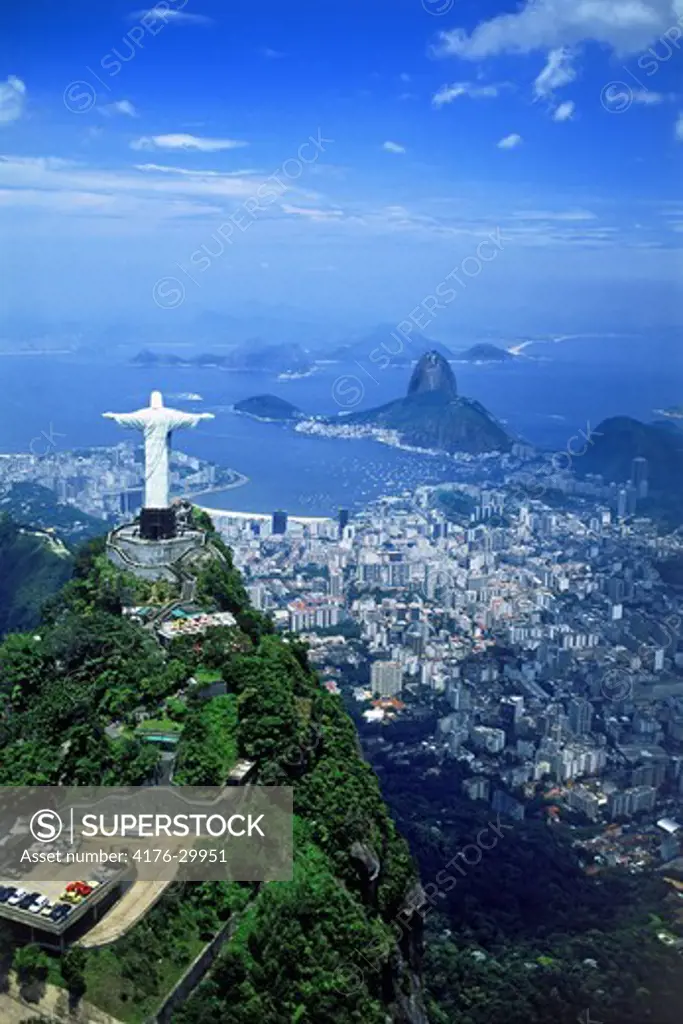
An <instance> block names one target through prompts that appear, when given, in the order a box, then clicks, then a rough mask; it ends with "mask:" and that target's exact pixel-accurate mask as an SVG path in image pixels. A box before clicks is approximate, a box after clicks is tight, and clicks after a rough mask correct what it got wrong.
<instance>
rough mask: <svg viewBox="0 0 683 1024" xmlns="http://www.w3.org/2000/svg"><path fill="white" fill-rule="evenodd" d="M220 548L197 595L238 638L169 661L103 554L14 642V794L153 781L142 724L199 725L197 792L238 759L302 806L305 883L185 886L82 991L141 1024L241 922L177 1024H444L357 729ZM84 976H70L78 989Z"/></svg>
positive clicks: (183, 758) (194, 738)
mask: <svg viewBox="0 0 683 1024" xmlns="http://www.w3.org/2000/svg"><path fill="white" fill-rule="evenodd" d="M198 522H200V523H201V525H203V526H205V527H207V528H210V523H208V522H207V521H206V519H205V518H204V517H198ZM211 546H212V550H213V552H214V556H215V557H214V558H213V559H212V560H211V561H209V562H208V563H204V564H203V565H201V566H199V567H197V569H196V575H197V593H198V595H199V596H200V599H201V601H202V603H203V604H204V605H205V606H206V607H207V608H209V607H219V608H222V609H227V610H230V611H231V612H233V614H234V615H235V617H236V619H237V626H236V627H233V628H232V629H222V630H219V631H216V633H215V635H211V634H209V635H208V636H207V638H206V639H205V640H204V642H203V643H201V642H199V643H198V642H197V640H196V638H195V639H193V640H192V641H191V642H184V641H182V640H178V641H177V642H173V643H172V644H171V646H170V648H167V649H164V648H162V647H161V646H159V644H158V643H157V641H156V639H155V638H154V635H153V634H152V633H151V632H150V631H147V630H145V629H144V628H142V627H141V626H139V625H137V624H135V623H134V622H132V621H130V620H127V619H125V618H124V617H123V616H122V615H121V609H122V605H123V604H124V603H127V602H128V601H131V600H132V601H135V602H136V603H139V602H149V601H150V600H152V599H153V597H154V594H153V588H152V585H150V584H147V583H143V582H140V581H139V580H135V579H134V578H132V577H130V576H128V575H127V574H125V573H121V572H119V571H118V570H117V569H115V568H114V567H113V566H112V565H111V564H110V563H109V562H108V561H107V559H106V556H105V555H104V554H103V551H102V544H101V543H92V544H90V545H89V547H88V548H87V549H86V550H85V551H84V552H82V553H81V554H80V555H79V557H78V558H77V559H76V564H75V568H74V575H73V578H72V579H71V580H70V581H69V582H68V583H67V584H66V586H65V587H64V588H63V589H62V590H61V592H60V593H59V594H58V595H57V596H56V597H55V598H53V600H52V601H51V602H50V603H49V606H48V608H47V611H46V617H45V619H44V621H43V622H42V623H41V626H40V630H39V632H35V631H34V632H29V633H23V634H12V635H10V636H8V637H7V638H6V639H5V641H4V643H2V644H1V645H0V707H1V708H2V709H3V713H2V718H1V725H0V784H4V785H19V784H33V785H36V784H37V785H40V784H53V785H54V784H79V785H87V784H97V783H100V784H106V785H122V784H123V785H137V784H142V783H144V782H147V781H152V780H153V779H154V777H155V771H156V769H157V758H158V754H157V752H156V750H155V749H153V747H152V746H151V745H149V744H146V743H145V741H144V737H143V735H142V734H141V732H140V729H139V728H138V722H139V718H140V715H141V714H142V715H143V716H149V718H151V719H153V720H161V721H168V720H171V721H173V722H175V723H176V724H177V725H179V726H180V727H181V729H182V732H181V738H180V743H179V746H178V762H177V766H178V770H179V772H180V777H181V780H182V778H183V777H187V778H188V779H189V780H191V781H192V783H193V784H195V785H200V784H215V783H217V782H220V781H221V778H223V777H224V776H225V773H226V772H227V771H228V770H229V767H230V765H229V762H230V760H231V759H232V758H234V757H246V758H249V759H251V760H253V761H255V762H256V763H257V766H258V782H260V783H263V784H271V785H272V784H282V785H289V786H292V787H293V789H294V806H295V868H294V878H293V880H292V881H291V882H274V883H269V884H267V885H264V886H258V885H243V886H239V885H238V886H237V889H238V895H239V897H240V898H235V893H234V892H233V890H234V886H228V887H227V889H226V886H225V885H224V884H223V883H214V884H213V885H209V884H207V885H203V886H198V885H192V884H186V885H185V886H174V887H172V890H170V891H169V892H168V894H165V895H164V896H163V897H162V899H161V901H160V902H159V904H157V906H156V907H155V909H154V911H153V912H152V913H150V914H149V915H148V916H147V917H146V918H145V919H144V920H142V921H141V922H139V923H138V924H137V925H135V926H134V927H133V928H132V929H131V930H130V931H129V932H128V933H127V934H126V936H125V937H124V938H122V939H121V940H119V941H118V942H116V943H114V944H113V945H111V946H109V947H107V949H106V951H102V952H96V951H92V952H89V953H87V954H86V955H85V962H84V964H80V965H79V973H78V978H79V981H80V982H81V989H80V990H79V991H81V994H82V987H83V984H85V997H86V999H88V1000H90V1001H93V1002H95V1003H96V1005H98V1006H100V1007H101V1008H102V1009H103V1010H105V1011H106V1012H108V1013H110V1014H112V1016H114V1017H116V1018H117V1019H119V1020H122V1021H127V1022H130V1024H137V1022H139V1021H142V1020H144V1019H146V1018H147V1017H148V1015H149V1014H150V1013H152V1012H153V1011H154V1009H155V1007H156V1006H158V1005H159V1003H160V1002H161V1001H162V999H163V997H164V995H165V993H167V992H168V990H169V988H170V987H172V985H173V983H174V982H175V980H177V978H178V977H179V976H180V974H181V973H182V972H183V970H184V969H185V968H186V967H187V965H188V964H189V963H190V961H191V960H192V958H193V957H194V956H195V955H196V953H197V951H198V949H199V948H201V945H202V943H203V942H205V941H207V939H209V938H211V936H212V935H213V934H214V933H215V932H216V930H217V929H218V927H219V926H220V925H221V924H223V923H224V922H225V921H226V920H228V919H230V917H231V915H232V914H235V932H234V935H233V936H232V938H231V940H230V941H229V942H228V943H227V945H226V946H224V948H223V952H222V953H221V955H220V957H219V959H218V961H217V963H216V965H215V967H214V969H213V970H212V972H211V973H210V975H209V977H208V978H207V979H206V980H205V981H204V982H203V983H202V984H201V985H200V987H199V988H198V989H197V990H196V992H195V993H194V995H193V996H192V997H191V998H190V999H189V1001H188V1002H187V1004H186V1006H185V1007H184V1008H183V1009H182V1010H180V1011H178V1013H177V1014H176V1018H175V1019H177V1020H178V1021H179V1022H183V1024H185V1022H187V1024H189V1022H194V1021H201V1022H202V1024H223V1022H225V1021H230V1022H231V1024H280V1022H282V1024H293V1022H298V1024H314V1022H318V1021H320V1022H327V1021H338V1022H340V1024H385V1022H387V1021H393V1022H395V1024H426V1020H427V1018H426V1015H425V1014H424V1011H423V1009H422V1000H421V990H420V984H419V965H420V934H421V931H420V927H419V922H417V921H416V923H415V926H414V927H413V928H412V929H411V930H410V931H409V932H407V933H405V935H404V936H402V937H401V938H400V939H397V935H396V928H395V922H396V920H397V918H398V915H399V914H401V913H404V916H406V915H407V917H408V918H411V917H415V918H417V917H418V915H417V914H416V913H415V911H414V908H412V903H410V905H408V906H407V901H409V900H411V899H412V898H414V897H415V884H416V876H415V870H414V866H413V863H412V860H411V857H410V855H409V852H408V849H407V846H406V844H405V843H404V841H403V840H402V839H401V838H400V836H399V835H398V833H397V831H396V828H395V826H394V824H393V821H392V819H391V817H390V815H389V813H388V811H387V809H386V806H385V804H384V802H383V800H382V796H381V793H380V789H379V785H378V782H377V779H376V777H375V775H374V773H373V772H372V770H371V769H370V768H369V766H368V765H367V764H366V763H365V762H364V761H363V759H362V757H361V756H360V753H359V748H358V741H357V736H356V732H355V729H354V726H353V724H352V723H351V721H350V719H349V718H348V716H347V715H346V713H345V711H344V710H343V707H342V705H341V703H340V701H339V699H338V698H337V697H334V696H332V695H330V694H329V693H328V692H327V691H326V690H325V689H324V688H322V687H321V685H320V683H319V680H318V678H317V677H316V675H315V673H314V672H313V671H312V670H311V669H310V667H309V665H308V661H307V656H306V650H305V648H304V647H303V645H302V644H301V643H300V642H299V641H298V640H297V639H296V637H294V636H278V635H275V634H274V633H273V631H272V625H271V623H270V621H269V620H267V619H265V618H264V617H263V616H262V615H260V614H259V613H258V612H256V611H254V610H253V609H252V608H250V607H249V605H248V601H247V597H246V594H245V590H244V587H243V584H242V580H241V577H240V575H239V573H238V572H237V571H236V570H235V569H234V568H233V565H232V558H231V553H230V551H229V549H228V548H226V547H225V546H224V545H223V544H222V543H221V542H220V540H219V538H218V537H217V536H216V535H215V534H213V533H212V536H211ZM217 671H218V672H219V673H220V675H221V676H222V677H223V679H224V680H225V681H226V683H227V685H228V691H229V692H228V695H227V696H218V697H215V698H213V700H211V701H209V702H208V703H207V702H206V701H205V700H203V699H202V695H201V693H202V685H201V682H198V683H196V684H194V683H192V682H191V680H192V679H194V678H195V677H196V678H197V679H198V680H201V679H202V678H205V677H206V676H207V675H211V674H212V673H213V674H215V672H217ZM212 894H213V895H212ZM404 908H406V909H405V910H404ZM411 908H412V909H411ZM399 931H400V930H399ZM71 973H72V971H71V965H70V961H69V960H68V959H66V960H64V962H63V965H62V976H63V979H64V983H65V984H68V983H69V981H68V979H69V977H70V976H71Z"/></svg>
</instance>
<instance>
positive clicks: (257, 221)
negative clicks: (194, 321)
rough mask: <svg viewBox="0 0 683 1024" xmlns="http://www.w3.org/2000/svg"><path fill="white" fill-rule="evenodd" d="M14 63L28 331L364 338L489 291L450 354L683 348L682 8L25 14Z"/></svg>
mask: <svg viewBox="0 0 683 1024" xmlns="http://www.w3.org/2000/svg"><path fill="white" fill-rule="evenodd" d="M0 40H1V41H0V83H1V84H0V273H1V274H2V278H3V298H2V300H0V301H1V302H2V307H0V311H1V310H2V308H4V310H5V313H6V314H7V315H10V316H18V317H22V316H27V317H28V316H36V315H41V316H44V317H47V318H53V319H59V318H64V317H68V318H71V319H78V318H81V317H85V318H88V317H93V318H98V319H100V320H104V321H107V320H108V319H111V320H114V319H116V318H120V317H122V316H124V317H125V316H130V317H140V318H148V319H150V320H153V319H154V318H157V317H160V316H162V317H163V318H164V322H166V323H168V322H170V321H171V320H172V318H173V317H176V318H178V322H183V318H188V317H193V316H195V315H197V314H198V313H201V312H202V311H204V310H209V309H210V310H224V311H230V310H237V309H239V310H244V309H255V308H257V307H259V308H260V307H265V306H274V307H277V306H278V305H280V304H283V303H286V304H287V305H288V306H292V307H296V308H297V309H300V310H302V311H308V313H309V314H310V315H311V316H315V317H329V318H330V320H331V322H338V323H340V324H342V323H344V324H346V323H353V324H356V325H358V326H359V327H362V326H363V325H368V326H369V325H371V324H372V323H374V322H375V321H376V320H378V319H381V320H390V321H391V320H398V319H401V318H402V317H404V316H405V315H407V313H408V312H409V311H410V310H411V309H412V308H413V307H415V306H416V305H417V304H419V303H420V302H421V301H422V300H423V297H424V296H425V295H429V294H434V291H435V288H436V286H437V284H438V283H439V282H443V281H444V279H445V278H446V276H447V275H448V274H449V273H452V272H456V271H458V268H460V267H463V266H464V267H465V268H468V267H469V270H470V271H471V273H466V274H465V275H463V274H462V273H458V277H457V280H462V281H463V287H462V289H461V290H460V292H459V294H458V298H457V301H453V302H452V303H450V304H447V308H444V309H443V310H441V311H439V315H438V317H437V321H438V322H435V323H434V324H433V329H432V330H431V331H430V333H433V334H435V335H437V336H439V335H441V336H443V337H447V336H448V335H449V334H452V333H453V332H454V331H458V330H465V329H466V330H468V331H478V332H482V333H485V332H486V331H487V330H492V331H502V330H505V329H506V328H508V327H509V329H510V330H511V331H514V332H520V331H526V332H530V333H534V332H537V333H538V332H545V331H554V330H560V331H561V330H566V329H570V328H572V327H577V328H581V329H588V328H590V327H592V326H595V328H596V329H599V330H610V329H613V330H623V329H625V327H629V328H632V327H634V326H637V327H638V328H639V329H645V328H648V327H659V326H667V325H672V324H677V323H678V324H680V318H681V302H680V296H681V280H682V271H683V261H682V260H681V243H682V242H683V198H682V197H681V188H680V180H681V163H682V162H681V156H682V155H683V0H535V2H534V3H526V2H522V3H514V2H502V0H483V2H482V0H479V2H476V0H363V2H361V0H344V3H336V4H333V3H331V2H329V0H315V2H308V0H295V2H293V3H291V4H288V5H284V4H282V3H280V2H278V3H273V2H271V0H259V2H257V3H254V2H253V0H252V2H244V0H165V3H162V4H158V5H157V10H154V9H153V8H149V7H144V6H141V7H138V6H136V0H129V2H121V0H109V2H108V3H106V4H100V3H97V4H96V3H93V2H92V0H87V2H85V0H84V2H73V0H63V2H62V3H59V4H55V3H53V2H52V0H34V2H32V3H31V4H26V3H24V2H23V0H6V3H5V4H4V5H3V11H2V13H1V14H0ZM311 138H312V139H313V140H316V139H317V140H319V141H318V142H317V143H315V142H310V141H309V140H310V139H311ZM302 147H306V148H303V149H302ZM297 154H299V155H297ZM301 154H303V156H302V155H301ZM273 176H275V178H273ZM274 180H275V181H276V183H277V184H276V185H273V181H274ZM245 211H246V212H245ZM226 225H229V226H226ZM492 234H493V236H494V237H495V238H497V239H498V240H499V242H498V245H497V247H496V248H495V249H494V250H489V249H483V250H482V249H479V248H478V247H479V246H481V244H482V242H483V241H484V240H485V239H487V238H489V237H491V236H492ZM226 236H227V238H228V239H229V240H226ZM482 252H495V258H491V259H489V260H488V261H486V262H484V260H480V259H479V257H478V256H477V253H479V254H481V253H482ZM466 260H469V262H468V263H464V264H463V261H466ZM477 264H478V267H479V269H478V270H476V267H477ZM160 281H161V282H162V284H161V285H160V286H159V284H158V282H160ZM174 281H180V282H181V284H182V288H181V287H180V286H177V285H175V284H174V283H173V282H174ZM155 289H156V290H155Z"/></svg>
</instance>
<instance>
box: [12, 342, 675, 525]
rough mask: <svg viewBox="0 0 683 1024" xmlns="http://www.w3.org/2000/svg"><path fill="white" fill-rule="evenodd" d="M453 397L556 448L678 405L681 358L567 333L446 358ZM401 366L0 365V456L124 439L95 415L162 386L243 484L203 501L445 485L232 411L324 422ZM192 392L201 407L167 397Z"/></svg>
mask: <svg viewBox="0 0 683 1024" xmlns="http://www.w3.org/2000/svg"><path fill="white" fill-rule="evenodd" d="M452 365H453V369H454V371H455V373H456V376H457V378H458V387H459V391H460V393H461V394H464V395H467V396H469V397H471V398H476V399H478V400H479V401H480V402H482V403H483V404H484V405H485V406H486V407H487V408H488V409H489V410H490V411H491V412H492V413H493V414H494V415H495V416H496V417H497V418H498V419H500V420H502V421H503V422H504V423H506V425H507V426H508V428H509V429H510V431H511V432H513V433H515V434H518V435H520V436H522V437H524V438H526V439H528V440H529V441H531V442H533V443H536V444H540V445H543V446H546V447H549V448H555V449H558V450H561V449H564V448H565V446H566V444H567V442H568V441H569V439H570V438H571V437H572V436H573V435H575V434H576V433H577V432H578V431H579V430H580V429H583V430H584V431H586V430H587V425H590V426H591V427H592V428H595V427H596V426H597V425H598V423H599V422H600V421H601V420H602V419H605V418H606V417H609V416H616V415H628V416H634V417H636V418H638V419H642V420H645V421H648V420H652V419H654V418H655V415H656V410H657V409H659V408H666V407H668V406H672V405H679V404H681V403H683V351H681V348H680V347H679V345H678V344H677V339H675V338H671V337H669V338H628V337H604V336H603V337H599V338H594V337H588V336H583V337H572V338H567V339H564V340H560V341H556V342H543V343H540V342H539V343H536V342H534V343H532V344H530V345H528V346H527V347H526V348H524V350H523V354H522V356H520V357H519V358H517V359H515V360H514V361H513V362H506V363H490V364H483V365H472V364H459V363H454V364H452ZM409 377H410V370H409V369H408V368H402V369H386V370H382V369H379V368H378V367H377V365H376V364H375V363H373V361H372V360H371V359H370V353H368V358H367V359H366V360H363V359H360V360H358V361H357V362H355V363H352V364H350V365H348V366H341V365H339V364H335V365H324V366H321V367H320V368H319V371H318V372H316V373H315V374H313V375H312V376H310V377H306V378H301V379H298V380H290V381H281V380H278V379H277V378H276V377H275V376H274V375H268V374H253V373H232V372H226V371H219V370H211V369H206V370H200V369H194V368H193V369H174V368H170V367H161V368H158V369H153V370H150V369H142V368H139V367H135V366H132V365H130V364H129V363H126V362H124V361H114V360H112V361H111V362H108V361H106V360H104V359H102V358H92V359H88V358H87V357H85V356H83V355H80V356H71V355H62V356H60V355H49V356H48V355H34V356H9V355H5V356H0V386H1V392H0V393H1V394H2V400H1V401H0V452H12V451H29V450H31V448H32V447H33V450H35V451H43V450H44V448H45V445H46V441H45V440H43V441H42V442H40V441H39V440H38V441H37V440H35V439H36V438H38V439H40V438H45V436H47V437H50V438H52V442H51V443H52V444H54V445H55V446H57V447H58V448H60V449H62V450H63V449H69V448H76V447H83V446H86V445H103V444H115V443H117V442H118V441H120V440H122V439H123V438H126V437H132V436H133V435H132V434H130V435H129V434H128V432H124V431H122V430H121V429H120V428H117V427H116V426H115V425H114V424H112V423H111V422H109V421H107V420H104V419H103V418H102V416H101V413H102V412H105V411H115V412H122V411H130V410H132V409H135V408H138V407H140V406H141V405H143V404H146V403H147V400H148V397H149V392H150V391H151V390H153V389H155V388H158V389H160V390H162V391H163V393H164V395H165V398H166V402H167V404H175V405H177V406H178V407H180V408H185V409H188V410H190V409H192V410H196V411H210V412H213V413H215V415H216V419H215V420H213V421H209V422H207V423H202V424H200V426H199V427H198V428H197V429H196V430H193V431H184V432H182V433H179V434H178V436H177V437H176V438H175V439H174V441H175V446H176V447H178V448H180V449H182V450H184V451H187V452H190V453H192V454H196V455H199V456H202V457H203V458H207V459H212V460H214V461H215V462H218V463H220V464H222V465H225V466H231V467H233V468H234V469H236V470H239V472H241V473H243V474H245V475H246V476H247V477H249V482H248V483H247V484H245V485H244V486H243V487H239V488H235V489H231V490H228V491H224V492H220V493H214V494H212V495H211V496H210V497H209V496H207V497H206V499H205V501H206V504H210V505H211V506H213V507H218V508H233V509H237V510H242V511H245V510H249V511H259V512H270V511H272V510H273V509H275V508H284V509H287V510H288V511H289V512H290V513H291V514H300V515H305V514H308V515H327V514H333V513H334V512H335V511H336V509H337V508H338V507H339V506H344V507H346V506H349V507H354V506H358V505H360V504H363V503H364V502H366V501H367V500H369V499H371V498H373V497H376V496H377V495H379V494H392V493H393V494H396V493H399V492H400V491H402V490H404V489H413V488H415V487H416V486H419V485H420V484H421V483H428V482H436V481H437V480H440V479H447V478H448V469H449V461H448V459H445V458H441V457H435V456H425V455H417V454H414V453H410V452H403V451H399V450H396V449H393V448H390V447H388V446H386V445H382V444H379V443H376V442H374V441H368V440H363V441H345V440H341V439H326V438H317V437H309V436H306V435H302V434H297V433H296V432H294V431H293V430H292V429H291V428H289V427H286V426H283V425H280V424H273V423H261V422H257V421H255V420H252V419H250V418H249V417H246V416H240V415H238V414H235V413H233V412H232V411H231V406H232V405H233V403H234V402H237V401H239V400H240V399H243V398H247V397H249V396H251V395H258V394H264V393H266V392H269V393H273V394H277V395H279V396H280V397H282V398H285V399H287V400H288V401H291V402H293V403H294V404H295V405H297V406H299V407H300V408H301V409H303V410H304V411H305V412H307V413H321V414H331V413H336V412H343V411H344V410H349V409H354V410H357V409H364V408H370V407H372V406H375V405H380V404H382V403H383V402H387V401H389V400H391V399H392V398H396V397H398V396H399V395H402V394H404V393H405V390H406V388H407V385H408V380H409ZM188 393H198V394H200V395H201V396H202V398H203V401H201V402H196V401H191V400H187V399H183V398H179V397H172V396H179V395H181V394H188Z"/></svg>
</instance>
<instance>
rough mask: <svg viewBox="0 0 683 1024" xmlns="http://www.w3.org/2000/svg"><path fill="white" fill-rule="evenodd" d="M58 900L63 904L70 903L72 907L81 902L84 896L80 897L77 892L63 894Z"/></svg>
mask: <svg viewBox="0 0 683 1024" xmlns="http://www.w3.org/2000/svg"><path fill="white" fill-rule="evenodd" d="M59 898H60V900H61V901H62V902H63V903H72V904H73V905H74V906H76V905H77V904H79V903H82V902H83V900H84V899H85V896H81V894H80V893H78V892H63V893H62V895H61V896H60V897H59Z"/></svg>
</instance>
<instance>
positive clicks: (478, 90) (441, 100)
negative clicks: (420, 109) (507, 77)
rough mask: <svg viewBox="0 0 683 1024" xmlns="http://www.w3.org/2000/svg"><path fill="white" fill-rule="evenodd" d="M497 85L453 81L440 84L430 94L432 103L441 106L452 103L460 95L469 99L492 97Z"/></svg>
mask: <svg viewBox="0 0 683 1024" xmlns="http://www.w3.org/2000/svg"><path fill="white" fill-rule="evenodd" d="M498 92H499V87H498V86H497V85H472V83H471V82H453V84H452V85H442V86H441V88H440V89H439V91H438V92H436V93H435V94H434V96H432V105H433V106H435V107H443V105H444V104H445V103H452V102H453V100H457V99H460V97H461V96H469V97H470V99H473V100H480V99H492V98H493V97H495V96H497V95H498Z"/></svg>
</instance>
